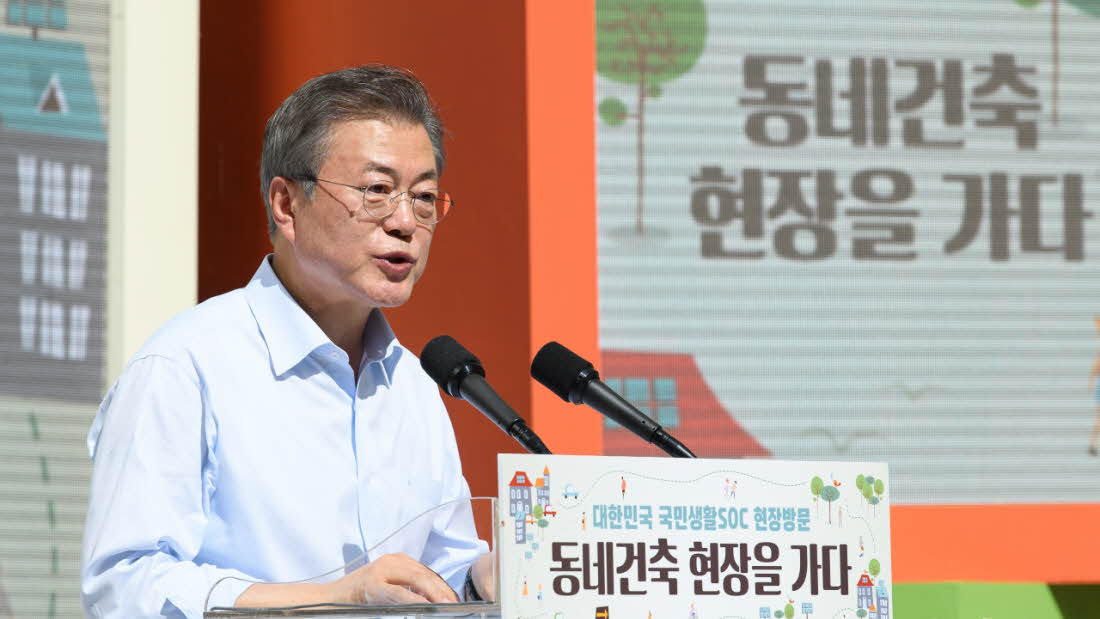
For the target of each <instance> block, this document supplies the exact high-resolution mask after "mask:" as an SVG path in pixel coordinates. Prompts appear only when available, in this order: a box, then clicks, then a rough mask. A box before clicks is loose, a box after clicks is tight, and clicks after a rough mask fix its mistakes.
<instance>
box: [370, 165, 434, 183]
mask: <svg viewBox="0 0 1100 619" xmlns="http://www.w3.org/2000/svg"><path fill="white" fill-rule="evenodd" d="M363 171H364V172H381V173H382V174H385V175H387V176H392V177H394V178H398V176H399V174H398V173H397V170H395V169H393V168H391V167H390V166H388V165H383V164H381V163H374V162H372V161H368V162H367V163H366V164H364V165H363ZM437 178H439V174H437V173H436V171H435V169H431V170H424V171H423V172H421V173H420V174H418V175H416V178H414V179H413V182H411V183H409V184H410V185H415V184H417V183H419V182H420V181H426V180H435V179H437Z"/></svg>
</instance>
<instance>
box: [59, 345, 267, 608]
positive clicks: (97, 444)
mask: <svg viewBox="0 0 1100 619" xmlns="http://www.w3.org/2000/svg"><path fill="white" fill-rule="evenodd" d="M203 403H204V398H203V393H202V388H201V385H200V381H199V378H198V376H197V374H196V373H195V371H194V369H193V367H191V366H190V364H187V363H181V362H179V361H176V360H173V359H170V358H167V357H163V356H157V355H148V356H144V357H140V358H138V359H136V360H134V361H133V362H132V363H131V364H130V365H129V366H128V367H127V368H126V370H125V371H124V372H123V373H122V376H120V377H119V379H118V381H117V382H116V383H115V384H114V386H113V387H112V388H111V390H110V392H109V393H108V394H107V397H106V398H105V399H104V401H103V404H102V405H101V406H100V408H99V411H98V413H97V414H96V418H95V421H93V423H92V428H91V431H90V432H89V435H88V449H89V452H90V454H91V456H92V460H93V468H92V483H91V491H90V495H89V501H88V517H87V521H86V523H85V531H84V546H83V549H82V553H81V600H82V603H83V606H84V610H85V613H86V614H87V615H88V616H90V617H96V618H99V619H111V618H115V617H126V618H132V617H187V618H189V619H190V618H194V619H200V618H201V617H202V614H203V609H204V606H205V604H206V602H207V594H208V593H209V592H210V591H211V589H212V588H213V587H214V586H215V585H217V590H216V591H215V592H214V595H212V596H211V597H210V600H209V605H210V606H211V607H212V606H232V605H233V603H234V601H235V600H236V599H237V597H238V596H239V595H240V594H241V593H242V592H243V591H244V590H245V589H247V588H248V587H249V586H250V585H251V584H253V583H254V582H256V581H255V580H254V579H251V578H249V577H248V576H247V575H246V574H243V573H241V572H239V571H236V570H227V569H221V568H218V567H216V566H213V565H208V564H206V565H200V564H197V563H195V561H194V560H195V557H196V556H197V555H198V553H199V550H200V548H201V546H202V541H203V534H204V531H205V529H206V526H207V522H208V517H207V514H208V513H209V506H210V497H211V494H212V492H213V487H214V483H213V482H214V478H215V474H216V470H217V462H216V459H215V457H214V451H213V447H212V446H213V445H214V440H215V435H216V431H217V428H216V424H215V422H214V420H213V419H212V418H211V416H210V415H209V412H208V411H206V410H205V407H204V405H203Z"/></svg>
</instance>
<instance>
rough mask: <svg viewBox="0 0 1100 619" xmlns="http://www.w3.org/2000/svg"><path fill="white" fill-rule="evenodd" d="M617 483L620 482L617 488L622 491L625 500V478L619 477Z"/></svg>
mask: <svg viewBox="0 0 1100 619" xmlns="http://www.w3.org/2000/svg"><path fill="white" fill-rule="evenodd" d="M619 481H620V482H621V483H620V484H619V488H620V489H621V490H622V493H623V498H624V499H625V498H626V478H625V477H619Z"/></svg>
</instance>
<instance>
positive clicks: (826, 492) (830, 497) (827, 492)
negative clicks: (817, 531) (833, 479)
mask: <svg viewBox="0 0 1100 619" xmlns="http://www.w3.org/2000/svg"><path fill="white" fill-rule="evenodd" d="M821 498H822V499H823V500H824V501H825V502H826V503H828V504H829V524H832V523H833V501H835V500H837V499H839V498H840V490H837V489H836V487H835V486H825V487H824V488H822V489H821Z"/></svg>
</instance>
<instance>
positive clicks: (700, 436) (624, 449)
mask: <svg viewBox="0 0 1100 619" xmlns="http://www.w3.org/2000/svg"><path fill="white" fill-rule="evenodd" d="M600 358H601V366H600V369H601V373H602V374H603V375H604V376H607V377H616V378H629V377H635V378H645V379H650V380H652V379H656V378H658V377H664V378H671V379H673V380H675V384H676V396H677V397H676V402H675V405H676V407H677V408H678V409H679V414H680V423H679V425H677V426H676V427H672V428H668V430H669V432H671V433H672V434H674V435H675V436H676V437H677V438H679V439H680V440H681V441H683V442H684V443H685V444H686V445H688V446H689V447H691V449H692V450H693V451H694V452H695V453H696V454H697V455H698V456H700V457H724V458H728V457H742V458H744V457H748V458H762V457H768V456H770V455H771V452H770V451H768V449H767V448H765V447H764V446H763V445H762V444H760V442H759V441H758V440H757V439H756V437H755V436H753V435H752V434H750V433H749V432H748V431H747V430H746V429H745V428H743V427H741V424H739V423H738V422H737V419H736V418H735V417H734V416H733V415H731V414H730V411H727V410H726V408H725V407H724V406H723V405H722V402H720V401H719V400H718V397H717V396H715V395H714V392H713V391H711V388H710V386H709V385H707V382H706V380H705V379H704V378H703V375H702V373H701V372H700V371H699V366H698V365H697V364H696V363H695V359H694V357H692V356H691V355H688V354H683V353H664V352H661V353H655V352H642V351H634V350H602V351H600ZM603 451H604V453H605V454H607V455H652V456H659V455H663V453H662V452H661V451H660V450H658V449H657V448H656V447H654V446H653V445H650V444H647V443H645V442H643V441H639V440H638V437H636V436H634V435H633V434H631V433H630V432H629V431H628V430H626V429H624V428H621V427H618V428H606V427H605V428H604V429H603Z"/></svg>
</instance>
